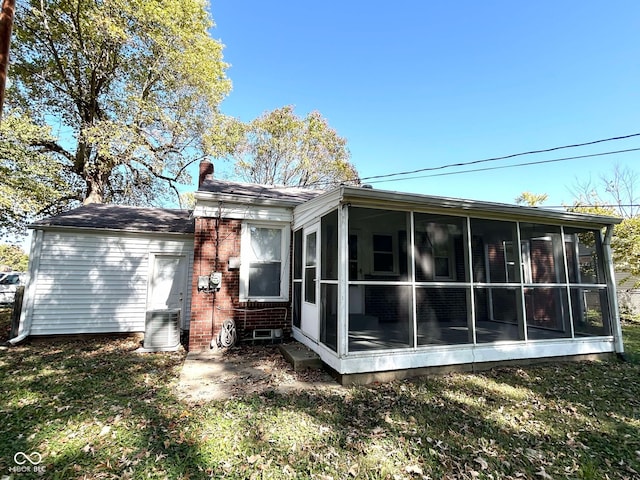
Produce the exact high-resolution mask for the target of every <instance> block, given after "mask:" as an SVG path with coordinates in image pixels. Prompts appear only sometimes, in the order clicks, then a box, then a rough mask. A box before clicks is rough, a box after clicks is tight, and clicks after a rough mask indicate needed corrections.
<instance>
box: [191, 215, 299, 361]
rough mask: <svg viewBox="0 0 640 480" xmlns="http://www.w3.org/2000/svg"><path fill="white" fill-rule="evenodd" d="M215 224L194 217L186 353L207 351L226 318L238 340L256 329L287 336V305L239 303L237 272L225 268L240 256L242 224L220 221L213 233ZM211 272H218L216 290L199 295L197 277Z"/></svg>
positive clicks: (238, 276)
mask: <svg viewBox="0 0 640 480" xmlns="http://www.w3.org/2000/svg"><path fill="white" fill-rule="evenodd" d="M216 222H217V219H215V218H196V222H195V237H194V264H193V280H192V286H191V288H192V297H191V298H192V301H191V322H190V327H189V350H194V351H197V350H204V349H208V348H209V345H210V342H211V340H212V339H214V338H216V336H217V335H218V332H219V331H220V328H221V326H222V322H223V321H224V320H225V319H227V318H232V319H233V320H234V321H235V324H236V329H237V333H238V337H239V338H246V337H250V336H251V335H252V331H253V330H254V329H257V328H282V329H284V331H285V335H289V334H290V332H291V311H290V303H289V302H269V303H265V302H240V301H239V295H240V270H239V269H230V268H229V258H230V257H240V235H241V230H242V221H241V220H233V219H222V220H220V221H219V224H218V225H217V231H216ZM216 239H217V241H216ZM216 243H217V244H218V247H217V249H216ZM290 264H291V262H289V265H290ZM214 271H218V272H222V285H221V288H220V290H219V291H218V292H215V293H207V292H199V291H198V276H199V275H209V274H210V273H211V272H214Z"/></svg>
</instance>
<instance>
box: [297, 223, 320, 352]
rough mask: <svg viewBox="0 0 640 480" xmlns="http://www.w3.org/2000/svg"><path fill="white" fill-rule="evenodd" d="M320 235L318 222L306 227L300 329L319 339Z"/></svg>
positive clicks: (315, 339) (307, 334)
mask: <svg viewBox="0 0 640 480" xmlns="http://www.w3.org/2000/svg"><path fill="white" fill-rule="evenodd" d="M319 237H320V236H319V235H318V224H315V225H313V226H311V227H309V228H305V229H304V245H303V252H304V254H303V257H302V260H303V263H302V265H303V275H302V308H301V314H302V315H301V317H302V318H301V321H300V329H301V330H302V333H304V334H305V335H306V336H307V337H309V338H311V339H312V340H314V341H318V337H319V335H320V321H319V315H318V312H319V309H318V302H319V298H318V297H319V282H318V274H319V268H318V264H319V262H318V260H319V258H320V249H319V245H320V238H319Z"/></svg>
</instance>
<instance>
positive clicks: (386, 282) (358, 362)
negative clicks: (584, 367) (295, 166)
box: [292, 186, 622, 374]
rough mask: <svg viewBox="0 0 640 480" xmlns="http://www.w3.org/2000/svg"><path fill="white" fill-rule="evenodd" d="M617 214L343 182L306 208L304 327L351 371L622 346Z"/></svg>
mask: <svg viewBox="0 0 640 480" xmlns="http://www.w3.org/2000/svg"><path fill="white" fill-rule="evenodd" d="M618 222H619V220H618V219H616V218H611V217H603V216H595V215H584V214H574V213H568V212H558V211H552V210H543V209H539V208H533V207H521V206H513V205H504V204H496V203H486V202H476V201H469V200H459V199H451V198H441V197H431V196H424V195H414V194H402V193H396V192H388V191H380V190H374V189H368V188H356V187H347V186H343V187H340V188H338V189H336V190H333V191H331V192H329V193H326V194H324V195H321V196H318V197H316V198H315V199H313V200H310V201H308V202H306V203H303V204H301V205H299V206H298V207H296V208H295V210H294V223H293V237H292V238H293V269H292V303H293V308H292V310H293V335H294V337H295V338H296V339H297V340H298V341H300V342H302V343H304V344H306V345H307V346H308V347H310V348H311V349H312V350H314V351H315V352H317V353H318V354H319V355H320V357H321V358H322V360H323V361H324V362H325V363H326V364H328V365H329V366H330V367H331V368H333V369H334V370H335V371H337V372H338V373H340V374H358V373H368V372H385V371H392V370H408V369H415V368H423V367H441V366H445V365H476V364H483V363H487V362H501V361H514V360H525V361H526V359H539V358H550V357H568V356H569V357H570V356H582V355H594V354H604V353H611V352H620V353H621V352H622V341H621V333H620V324H619V320H618V314H617V303H616V295H615V283H614V281H613V278H614V275H613V264H612V261H611V251H610V239H611V235H612V232H613V226H614V225H615V224H616V223H618Z"/></svg>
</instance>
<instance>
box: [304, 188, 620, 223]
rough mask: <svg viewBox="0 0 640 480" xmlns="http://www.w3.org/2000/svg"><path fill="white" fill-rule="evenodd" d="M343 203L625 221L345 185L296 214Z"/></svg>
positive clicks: (565, 219) (540, 219)
mask: <svg viewBox="0 0 640 480" xmlns="http://www.w3.org/2000/svg"><path fill="white" fill-rule="evenodd" d="M340 204H353V205H357V206H359V207H369V208H383V209H386V210H415V211H425V212H434V213H440V214H449V215H463V216H466V215H471V216H478V217H483V218H494V219H503V220H519V221H531V222H538V223H539V222H544V223H548V222H551V223H562V224H573V225H580V226H587V227H593V228H601V227H606V226H608V225H616V224H618V223H620V222H621V221H622V219H621V218H618V217H611V216H604V215H593V214H585V213H573V212H567V211H561V210H552V209H546V208H540V207H528V206H522V205H512V204H506V203H497V202H485V201H477V200H466V199H461V198H452V197H439V196H432V195H424V194H415V193H403V192H395V191H390V190H377V189H372V188H362V187H351V186H345V185H343V186H340V187H338V188H336V189H334V190H332V191H330V192H327V193H325V194H322V195H319V196H317V197H315V198H314V199H311V200H309V201H307V202H306V203H304V204H302V205H300V206H298V207H296V213H299V214H300V215H299V217H304V218H305V219H308V218H309V216H313V215H323V214H324V213H325V212H326V211H327V210H329V209H333V208H335V207H336V206H337V205H340ZM295 223H296V224H299V223H300V222H299V220H298V219H297V220H296V222H295Z"/></svg>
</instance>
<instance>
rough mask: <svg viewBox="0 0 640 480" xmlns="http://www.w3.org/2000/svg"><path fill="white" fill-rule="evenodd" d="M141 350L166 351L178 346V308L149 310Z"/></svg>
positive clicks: (175, 348)
mask: <svg viewBox="0 0 640 480" xmlns="http://www.w3.org/2000/svg"><path fill="white" fill-rule="evenodd" d="M142 345H143V346H142V350H143V351H146V352H168V351H172V350H177V349H178V348H179V347H180V310H149V311H147V317H146V321H145V329H144V342H143V344H142Z"/></svg>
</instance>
